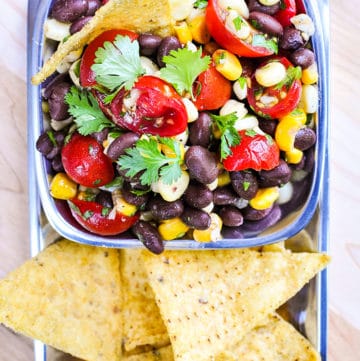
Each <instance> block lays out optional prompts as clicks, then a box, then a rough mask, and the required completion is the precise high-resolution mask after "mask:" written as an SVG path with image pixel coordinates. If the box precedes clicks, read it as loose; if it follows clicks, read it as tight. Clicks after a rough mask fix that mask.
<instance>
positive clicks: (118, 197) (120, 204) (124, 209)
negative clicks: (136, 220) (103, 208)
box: [112, 190, 137, 216]
mask: <svg viewBox="0 0 360 361" xmlns="http://www.w3.org/2000/svg"><path fill="white" fill-rule="evenodd" d="M112 198H113V203H114V206H115V208H116V211H117V212H119V213H121V214H123V215H124V216H133V215H134V214H135V213H136V212H137V207H136V206H135V205H134V204H130V203H128V202H126V200H125V199H124V197H123V196H122V194H121V191H120V190H116V191H114V192H113V193H112Z"/></svg>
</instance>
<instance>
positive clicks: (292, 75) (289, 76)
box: [275, 66, 301, 89]
mask: <svg viewBox="0 0 360 361" xmlns="http://www.w3.org/2000/svg"><path fill="white" fill-rule="evenodd" d="M297 79H301V67H300V66H296V67H294V66H289V67H288V68H287V69H286V76H285V78H284V79H283V80H282V81H281V82H280V83H279V84H277V85H276V87H275V88H276V89H282V88H283V87H284V86H285V87H286V88H287V89H289V88H290V87H291V85H292V83H293V82H294V81H295V80H297Z"/></svg>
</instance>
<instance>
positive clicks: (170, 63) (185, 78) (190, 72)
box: [160, 48, 210, 99]
mask: <svg viewBox="0 0 360 361" xmlns="http://www.w3.org/2000/svg"><path fill="white" fill-rule="evenodd" d="M162 60H163V62H164V63H165V64H166V66H165V67H164V68H162V69H160V75H161V77H162V78H163V79H164V80H166V81H167V82H169V83H170V84H172V85H173V86H174V88H175V89H176V91H177V92H178V93H179V94H180V95H182V96H183V95H185V93H186V92H187V93H189V94H190V95H191V97H192V99H194V95H193V90H192V88H193V83H194V82H195V80H196V78H197V77H198V76H199V75H200V74H201V73H202V72H203V71H205V70H206V69H207V68H208V67H209V64H210V56H208V55H206V56H204V57H202V50H201V49H198V50H197V51H191V50H189V49H187V48H182V49H181V48H180V49H177V50H171V52H170V54H169V55H166V56H164V57H163V59H162Z"/></svg>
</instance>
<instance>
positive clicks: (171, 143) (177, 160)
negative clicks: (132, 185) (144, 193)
mask: <svg viewBox="0 0 360 361" xmlns="http://www.w3.org/2000/svg"><path fill="white" fill-rule="evenodd" d="M159 144H160V145H165V146H167V147H168V148H170V149H171V151H172V153H173V154H174V157H168V156H166V155H165V154H164V153H162V152H161V150H160V148H161V147H159ZM181 162H182V159H181V148H180V144H179V142H177V141H176V140H174V139H171V138H162V137H156V138H155V137H150V138H143V139H139V140H138V141H137V142H136V143H135V146H134V147H132V148H129V149H127V151H126V154H124V155H122V156H121V157H120V158H119V159H118V161H117V163H118V164H119V166H120V169H122V170H127V172H126V176H129V177H134V176H135V175H136V174H138V173H140V172H142V173H141V176H140V181H141V183H142V184H143V185H151V184H152V183H155V182H157V181H158V180H159V179H160V177H161V180H162V182H163V183H164V184H171V183H173V182H175V181H176V180H178V179H179V178H180V177H181V167H180V165H181Z"/></svg>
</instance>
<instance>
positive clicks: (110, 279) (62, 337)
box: [0, 240, 122, 361]
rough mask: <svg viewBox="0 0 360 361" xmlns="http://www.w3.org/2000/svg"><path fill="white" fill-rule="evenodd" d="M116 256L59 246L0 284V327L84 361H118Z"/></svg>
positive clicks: (102, 250) (109, 252)
mask: <svg viewBox="0 0 360 361" xmlns="http://www.w3.org/2000/svg"><path fill="white" fill-rule="evenodd" d="M119 267H120V265H119V253H118V251H117V250H114V249H105V248H97V247H91V246H85V245H79V244H76V243H73V242H69V241H65V240H62V241H59V242H57V243H55V244H53V245H51V246H49V247H48V248H46V249H45V250H44V251H43V252H42V253H40V254H39V255H38V256H36V257H34V258H33V259H32V260H29V261H28V262H26V263H24V264H23V265H22V266H21V267H20V268H18V269H17V270H15V271H14V272H12V273H10V274H9V276H8V277H7V278H5V279H3V280H2V281H0V322H1V323H3V324H4V325H5V326H8V327H10V328H12V329H14V330H15V331H16V332H20V333H22V334H24V335H27V336H29V337H32V338H35V339H39V340H41V341H42V342H44V343H46V344H48V345H51V346H53V347H55V348H57V349H61V350H63V351H65V352H67V353H70V354H72V355H74V356H76V357H79V358H81V359H85V360H87V361H114V360H118V359H120V357H121V333H122V332H121V314H120V311H121V310H120V302H121V297H120V292H121V290H120V272H119Z"/></svg>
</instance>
